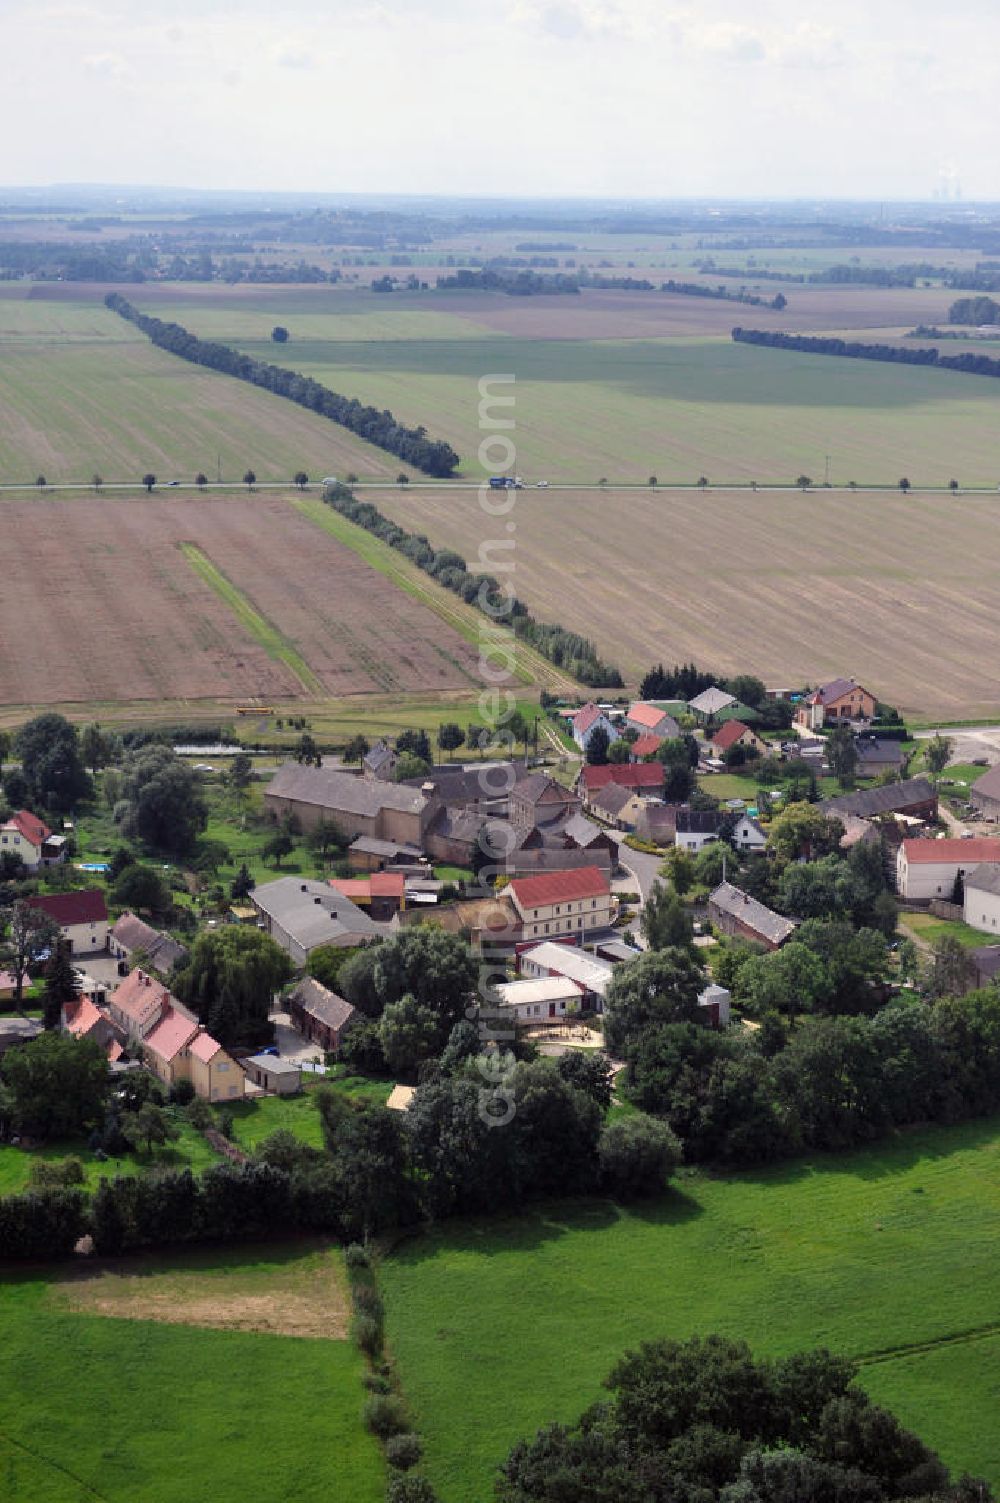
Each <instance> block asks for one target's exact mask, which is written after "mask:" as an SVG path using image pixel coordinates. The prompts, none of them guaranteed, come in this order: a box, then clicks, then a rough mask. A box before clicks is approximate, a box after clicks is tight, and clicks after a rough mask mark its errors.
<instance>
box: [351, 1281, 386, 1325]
mask: <svg viewBox="0 0 1000 1503" xmlns="http://www.w3.org/2000/svg"><path fill="white" fill-rule="evenodd" d="M353 1299H354V1308H355V1310H357V1312H358V1314H359V1315H370V1316H371V1318H372V1320H376V1321H378V1323H379V1325H382V1323H383V1321H384V1320H385V1307H384V1306H383V1304H382V1296H381V1295H380V1294H379V1292H378V1290H377V1289H376V1288H375V1286H374V1284H355V1286H354V1289H353Z"/></svg>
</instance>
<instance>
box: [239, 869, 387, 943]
mask: <svg viewBox="0 0 1000 1503" xmlns="http://www.w3.org/2000/svg"><path fill="white" fill-rule="evenodd" d="M250 901H251V903H253V905H254V907H255V908H257V909H259V911H260V912H261V913H266V914H267V916H268V918H270V919H272V920H273V922H274V923H276V924H278V925H280V927H281V928H282V929H284V931H285V933H286V934H288V935H289V936H290V937H291V938H292V939H294V940H295V942H296V943H297V944H298V945H301V947H302V948H303V949H304V950H314V949H315V948H316V946H317V945H323V944H334V943H336V942H337V941H338V940H340V939H342V938H343V936H344V935H345V934H350V935H357V936H358V937H359V940H365V939H376V938H378V937H379V936H381V935H383V934H385V933H386V932H387V930H386V927H385V925H384V924H376V923H373V922H372V920H371V919H370V918H369V917H368V915H367V913H364V912H362V910H361V909H360V908H358V907H357V906H356V904H354V903H352V902H351V900H350V898H345V897H344V895H343V893H340V892H337V890H336V888H333V887H328V886H327V884H326V883H325V882H304V881H303V880H302V878H301V877H281V878H279V880H278V881H277V882H265V883H264V884H263V885H262V886H260V887H255V888H254V890H253V892H252V893H251V894H250Z"/></svg>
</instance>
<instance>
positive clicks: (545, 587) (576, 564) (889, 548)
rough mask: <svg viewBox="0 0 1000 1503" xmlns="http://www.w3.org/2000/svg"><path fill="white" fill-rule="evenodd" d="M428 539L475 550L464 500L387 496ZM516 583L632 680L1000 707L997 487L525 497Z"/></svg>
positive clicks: (391, 508)
mask: <svg viewBox="0 0 1000 1503" xmlns="http://www.w3.org/2000/svg"><path fill="white" fill-rule="evenodd" d="M379 506H380V507H381V509H382V510H383V511H384V512H386V513H387V514H388V515H389V516H391V517H392V518H393V519H394V520H396V521H398V522H400V523H401V524H402V525H403V526H406V527H408V528H410V529H412V530H414V531H418V532H425V533H426V534H427V536H428V537H429V538H430V540H431V542H432V543H434V544H435V545H437V546H451V547H454V548H456V549H457V550H458V552H460V553H461V552H462V551H463V549H468V548H470V547H472V546H473V544H474V542H475V539H476V536H477V529H479V528H481V522H480V519H479V515H478V514H477V510H476V500H475V497H473V496H464V497H459V496H457V495H456V494H454V493H451V494H442V493H440V492H432V491H420V492H413V493H411V494H409V495H406V496H397V495H395V494H390V493H384V494H382V495H381V496H380V498H379ZM511 515H512V517H514V518H516V525H517V553H516V559H515V564H516V573H515V575H514V579H513V585H514V588H515V590H516V591H517V594H518V595H519V596H520V597H521V599H522V600H524V601H525V603H526V604H527V605H528V607H529V609H531V610H534V611H535V612H536V613H537V614H538V615H539V616H540V617H542V618H544V619H545V620H558V621H560V622H561V623H562V625H564V626H567V627H571V628H575V629H576V630H578V631H580V632H583V633H585V634H586V635H588V636H590V637H592V638H593V640H594V641H595V642H596V644H597V646H598V649H599V651H600V653H601V655H602V656H603V657H605V658H607V659H608V660H609V661H611V662H614V663H617V664H618V665H619V666H620V667H621V668H622V669H623V671H625V672H626V673H627V674H629V675H630V676H632V677H633V678H635V677H638V676H639V675H641V673H642V672H643V671H644V670H645V669H647V668H649V667H650V666H652V665H653V664H654V663H657V662H664V663H674V662H684V661H688V660H689V659H693V660H694V661H695V662H697V663H699V664H702V665H703V666H705V667H706V668H710V669H713V670H715V671H717V672H719V673H733V672H740V671H742V672H748V673H755V674H759V676H760V677H761V678H763V679H764V680H765V682H766V683H767V684H769V685H771V686H774V687H790V686H795V685H802V684H804V683H816V682H819V681H822V680H824V679H829V678H833V677H835V676H836V675H838V674H844V675H849V676H853V677H855V678H857V679H859V680H860V681H862V682H863V683H865V684H867V685H868V686H869V687H870V688H871V690H872V691H873V692H874V693H876V694H878V695H879V697H880V698H883V699H885V700H887V701H888V702H890V703H893V704H897V705H898V706H899V708H900V709H901V710H903V711H904V712H906V713H907V714H910V715H912V716H919V717H920V718H926V719H932V718H934V717H940V718H941V719H942V720H949V719H950V720H958V719H971V718H973V717H978V716H980V715H989V716H996V714H997V710H998V706H1000V651H998V649H1000V612H998V610H997V579H998V578H1000V497H996V496H987V495H978V496H960V497H958V498H956V499H952V498H950V497H947V496H941V495H935V496H932V495H919V494H916V495H910V496H909V497H904V496H902V495H899V494H898V493H895V492H880V493H872V492H863V491H859V492H858V493H857V494H856V495H851V494H845V493H841V492H833V493H826V494H825V493H824V492H823V491H822V490H819V491H814V492H811V493H810V494H808V495H805V496H803V495H801V494H800V493H799V492H798V491H788V492H784V493H780V494H774V493H771V494H764V493H762V492H759V493H757V494H754V493H752V492H750V491H728V492H727V491H711V490H710V491H708V492H707V493H705V494H704V495H701V494H698V493H697V492H693V491H692V492H676V491H674V492H666V491H659V492H657V491H630V492H609V493H607V494H604V495H602V494H601V493H600V492H595V491H562V490H559V491H550V492H549V493H548V494H547V495H544V496H543V495H539V494H537V493H532V492H525V493H524V495H523V496H519V497H518V502H517V505H516V507H515V509H514V510H513V512H512V513H511Z"/></svg>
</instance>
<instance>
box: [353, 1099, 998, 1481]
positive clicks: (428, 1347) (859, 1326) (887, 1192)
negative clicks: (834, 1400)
mask: <svg viewBox="0 0 1000 1503" xmlns="http://www.w3.org/2000/svg"><path fill="white" fill-rule="evenodd" d="M998 1234H1000V1120H993V1121H990V1122H979V1123H975V1124H967V1125H964V1126H961V1127H957V1128H952V1129H926V1130H921V1131H917V1132H913V1133H909V1134H907V1135H905V1136H903V1137H900V1138H899V1139H897V1140H896V1141H894V1142H892V1143H890V1144H888V1145H885V1146H880V1147H878V1148H873V1149H869V1150H865V1151H861V1152H858V1153H853V1154H849V1155H840V1156H836V1157H833V1156H831V1157H828V1158H817V1159H814V1160H809V1161H804V1162H799V1163H794V1164H790V1165H787V1164H786V1165H782V1166H778V1167H775V1168H772V1169H769V1170H765V1171H761V1172H759V1173H756V1174H744V1175H732V1176H725V1177H718V1178H715V1177H711V1176H708V1175H704V1174H700V1173H696V1172H693V1171H685V1172H683V1173H682V1176H681V1177H680V1179H679V1180H678V1181H677V1183H676V1186H675V1188H674V1189H673V1190H672V1191H671V1192H670V1193H668V1194H667V1195H665V1196H664V1197H663V1198H662V1199H661V1200H658V1201H655V1202H653V1203H651V1204H649V1205H644V1206H638V1207H634V1208H629V1209H627V1210H626V1209H622V1208H619V1207H618V1206H616V1205H614V1204H612V1203H610V1202H603V1201H588V1202H579V1203H572V1204H556V1205H552V1206H547V1207H543V1208H540V1209H537V1210H535V1211H532V1212H530V1213H528V1214H526V1215H523V1216H520V1217H518V1218H516V1219H511V1220H509V1221H508V1220H498V1221H470V1222H464V1223H459V1224H454V1225H452V1226H449V1227H444V1228H441V1229H440V1230H438V1231H435V1232H433V1233H431V1234H429V1235H427V1236H425V1237H420V1238H417V1239H415V1240H413V1241H411V1242H405V1243H403V1244H401V1245H400V1246H399V1247H398V1248H397V1249H396V1250H395V1251H394V1252H393V1253H392V1255H391V1256H389V1257H387V1259H386V1260H385V1262H384V1264H383V1266H382V1272H381V1284H382V1288H383V1293H384V1295H385V1299H386V1304H387V1310H388V1317H389V1326H388V1329H389V1334H390V1341H391V1345H392V1348H393V1350H394V1352H395V1354H396V1356H397V1359H398V1362H399V1366H400V1372H401V1376H402V1380H403V1384H404V1387H405V1390H406V1393H407V1397H408V1399H409V1401H410V1403H411V1404H412V1406H413V1408H414V1410H415V1414H416V1420H417V1425H418V1428H419V1429H420V1430H421V1432H422V1433H423V1435H424V1437H425V1439H426V1442H427V1456H428V1473H429V1475H430V1476H431V1477H432V1480H433V1481H434V1482H435V1484H436V1485H437V1486H438V1488H439V1489H440V1492H441V1496H442V1498H443V1500H444V1503H480V1500H481V1499H483V1498H484V1497H487V1496H488V1495H489V1487H490V1483H491V1477H492V1475H493V1470H494V1468H495V1467H496V1465H497V1464H498V1463H499V1462H500V1461H501V1460H502V1458H503V1457H504V1455H505V1454H506V1452H507V1450H508V1448H509V1447H510V1445H511V1444H512V1443H513V1442H514V1441H515V1440H516V1439H518V1438H519V1437H520V1436H528V1435H532V1434H533V1433H534V1431H535V1430H536V1429H537V1427H538V1426H539V1425H542V1424H545V1423H547V1422H549V1421H552V1420H561V1421H569V1420H572V1419H573V1418H575V1416H576V1415H577V1414H578V1413H579V1412H580V1411H581V1410H582V1409H583V1408H584V1407H585V1406H586V1405H587V1404H589V1403H591V1402H593V1401H594V1400H596V1399H598V1398H599V1397H600V1395H601V1383H602V1380H603V1378H604V1377H605V1375H606V1374H607V1372H608V1371H609V1370H610V1368H611V1366H612V1364H613V1363H614V1361H615V1360H616V1358H617V1357H618V1356H619V1355H620V1354H621V1353H622V1352H623V1351H624V1350H625V1349H626V1348H628V1347H633V1346H635V1345H637V1344H638V1343H639V1342H641V1341H643V1340H646V1339H650V1338H654V1337H656V1336H672V1337H679V1338H683V1337H686V1336H689V1335H691V1334H693V1333H695V1332H702V1333H706V1332H711V1331H718V1332H722V1333H724V1334H727V1335H731V1336H738V1337H743V1338H745V1339H746V1340H748V1341H749V1342H750V1343H751V1345H752V1346H753V1347H754V1349H755V1350H757V1351H758V1352H762V1353H773V1354H775V1355H777V1354H782V1353H788V1352H791V1351H795V1350H799V1349H803V1348H811V1347H815V1346H827V1347H829V1348H830V1349H832V1350H834V1351H837V1352H841V1353H845V1354H847V1355H849V1356H852V1357H854V1358H857V1359H858V1360H859V1361H860V1362H861V1364H862V1366H861V1377H860V1381H861V1383H862V1384H863V1385H864V1386H865V1387H867V1388H869V1389H870V1391H871V1392H872V1394H873V1395H874V1396H875V1397H876V1398H877V1399H880V1400H882V1399H884V1400H885V1401H886V1402H887V1403H890V1404H891V1405H892V1406H893V1407H894V1408H895V1409H896V1411H897V1412H898V1414H899V1415H900V1417H901V1418H902V1420H903V1422H904V1423H906V1424H910V1425H913V1426H914V1427H915V1428H917V1429H918V1430H919V1432H920V1433H921V1435H922V1436H923V1437H924V1439H925V1440H926V1441H927V1442H928V1443H929V1444H931V1445H932V1446H934V1447H935V1448H936V1449H938V1450H939V1451H940V1453H941V1454H942V1456H943V1457H944V1459H945V1461H946V1462H947V1463H948V1464H949V1465H950V1466H951V1467H953V1468H955V1469H957V1470H959V1471H961V1470H963V1469H968V1470H969V1471H971V1472H973V1473H977V1474H982V1475H985V1476H987V1477H988V1478H989V1479H990V1480H991V1481H992V1482H994V1483H996V1482H998V1481H1000V1436H998V1433H997V1429H996V1425H995V1407H996V1394H997V1391H998V1385H1000V1336H998V1332H1000V1265H998V1263H997V1259H996V1251H995V1250H996V1242H997V1237H998Z"/></svg>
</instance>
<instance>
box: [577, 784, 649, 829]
mask: <svg viewBox="0 0 1000 1503" xmlns="http://www.w3.org/2000/svg"><path fill="white" fill-rule="evenodd" d="M639 803H641V800H640V798H639V795H638V794H636V793H633V792H632V790H631V788H623V787H622V786H621V784H620V783H606V784H605V785H604V787H603V788H598V789H596V790H595V791H594V792H593V793H592V794H590V796H589V798H588V799H587V808H588V809H589V810H590V813H591V814H593V815H595V816H596V818H597V819H602V820H603V821H604V822H605V824H609V825H611V826H613V828H614V829H616V830H630V829H631V828H632V824H633V821H634V820H635V819H636V818H637V810H636V807H635V806H636V805H637V804H639Z"/></svg>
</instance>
